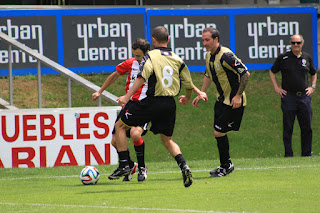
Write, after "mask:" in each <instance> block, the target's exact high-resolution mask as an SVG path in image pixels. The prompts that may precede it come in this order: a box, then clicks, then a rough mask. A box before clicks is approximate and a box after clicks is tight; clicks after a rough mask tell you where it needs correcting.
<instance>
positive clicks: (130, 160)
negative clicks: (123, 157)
mask: <svg viewBox="0 0 320 213" xmlns="http://www.w3.org/2000/svg"><path fill="white" fill-rule="evenodd" d="M127 151H128V162H129V166H130V168H132V167H133V165H134V162H133V160H132V159H131V157H130V151H129V149H128V150H127Z"/></svg>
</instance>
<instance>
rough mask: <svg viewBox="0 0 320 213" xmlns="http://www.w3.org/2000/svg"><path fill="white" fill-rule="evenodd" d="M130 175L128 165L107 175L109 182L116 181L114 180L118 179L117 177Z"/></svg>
mask: <svg viewBox="0 0 320 213" xmlns="http://www.w3.org/2000/svg"><path fill="white" fill-rule="evenodd" d="M129 173H130V167H129V165H127V166H125V167H123V168H121V167H118V168H117V169H116V170H114V172H113V173H112V174H111V175H109V177H108V178H109V179H110V180H116V179H119V177H121V176H123V175H127V174H129Z"/></svg>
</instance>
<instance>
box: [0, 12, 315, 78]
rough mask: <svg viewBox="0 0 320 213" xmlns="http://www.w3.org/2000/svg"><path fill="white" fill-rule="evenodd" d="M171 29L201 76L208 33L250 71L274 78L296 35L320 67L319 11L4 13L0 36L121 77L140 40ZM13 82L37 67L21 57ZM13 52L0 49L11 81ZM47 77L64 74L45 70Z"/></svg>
mask: <svg viewBox="0 0 320 213" xmlns="http://www.w3.org/2000/svg"><path fill="white" fill-rule="evenodd" d="M159 25H163V26H165V27H167V28H168V30H169V33H170V43H169V47H171V48H172V49H173V51H174V52H175V53H176V54H177V55H179V56H180V57H181V58H182V59H183V60H184V61H185V62H186V64H187V65H188V67H189V69H190V70H191V71H194V72H203V71H204V70H205V65H204V64H205V60H204V58H205V54H206V49H205V48H204V46H203V45H202V30H203V29H204V28H206V27H215V28H217V29H218V30H219V31H220V34H221V38H220V43H221V44H222V45H224V46H226V47H229V48H230V49H231V50H232V51H233V52H234V53H235V54H236V55H237V56H238V57H239V58H240V59H241V60H242V61H243V62H244V63H245V64H246V65H247V67H248V68H249V70H268V69H270V67H271V66H272V64H273V62H274V61H275V59H276V57H277V56H278V55H279V54H280V53H282V52H285V51H288V50H289V49H290V44H289V39H290V35H292V34H302V35H303V37H304V40H305V44H304V48H303V50H304V51H306V52H309V53H311V54H312V55H313V60H314V64H315V66H316V67H318V48H317V9H316V8H313V7H279V8H275V7H272V8H271V7H268V8H236V9H229V8H228V9H147V8H141V7H139V8H99V9H89V8H83V9H53V10H47V9H46V10H41V9H35V10H2V11H0V31H1V32H3V33H6V34H8V35H9V36H11V37H13V38H15V39H17V40H18V41H20V42H22V43H24V44H26V45H27V46H29V47H30V48H32V49H34V50H36V51H38V52H39V53H41V54H43V55H45V56H47V57H48V58H50V59H52V60H54V61H55V62H58V63H59V64H61V65H62V66H65V67H67V68H68V69H70V70H72V71H74V72H76V73H100V72H113V71H114V69H115V66H116V65H117V64H119V63H121V62H122V61H123V60H125V59H127V58H130V57H132V50H131V44H132V42H133V41H134V40H135V39H137V38H147V39H148V40H149V41H151V37H150V32H151V30H152V29H153V28H154V27H156V26H159ZM12 56H13V74H14V75H28V74H35V73H36V72H37V70H36V66H37V62H36V60H35V59H33V58H32V57H29V56H28V55H26V54H25V53H23V52H21V51H19V50H17V49H14V48H13V51H12ZM8 60H9V53H8V44H7V43H5V42H1V41H0V76H7V75H8ZM41 71H42V73H43V74H56V73H57V72H56V71H54V70H52V69H50V68H48V67H45V66H44V65H42V69H41Z"/></svg>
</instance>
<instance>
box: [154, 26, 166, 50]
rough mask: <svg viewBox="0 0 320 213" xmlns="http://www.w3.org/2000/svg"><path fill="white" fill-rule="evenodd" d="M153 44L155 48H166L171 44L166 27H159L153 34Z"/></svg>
mask: <svg viewBox="0 0 320 213" xmlns="http://www.w3.org/2000/svg"><path fill="white" fill-rule="evenodd" d="M151 37H152V43H153V45H154V46H155V47H158V46H164V45H165V46H166V45H167V44H168V43H169V32H168V30H167V28H165V27H164V26H158V27H156V28H154V29H153V30H152V32H151Z"/></svg>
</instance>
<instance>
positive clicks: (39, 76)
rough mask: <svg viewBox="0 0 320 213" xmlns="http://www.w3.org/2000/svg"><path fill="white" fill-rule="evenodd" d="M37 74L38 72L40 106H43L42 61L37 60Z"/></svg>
mask: <svg viewBox="0 0 320 213" xmlns="http://www.w3.org/2000/svg"><path fill="white" fill-rule="evenodd" d="M37 74H38V106H39V108H42V92H41V91H42V89H41V62H40V61H39V60H38V62H37Z"/></svg>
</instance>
